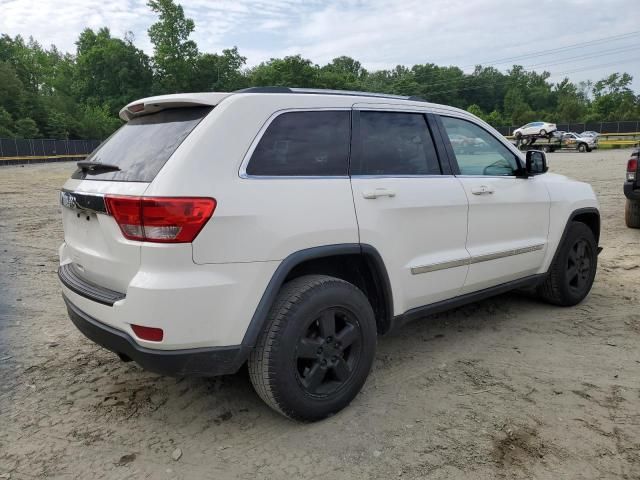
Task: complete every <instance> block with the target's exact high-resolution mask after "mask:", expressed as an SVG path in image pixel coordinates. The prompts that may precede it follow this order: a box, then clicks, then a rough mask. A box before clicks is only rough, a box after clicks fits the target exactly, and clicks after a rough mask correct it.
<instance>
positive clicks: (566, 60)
mask: <svg viewBox="0 0 640 480" xmlns="http://www.w3.org/2000/svg"><path fill="white" fill-rule="evenodd" d="M637 49H638V47H636V46H629V47H625V48H621V49H620V48H615V49H609V50H601V51H599V52H595V53H589V54H584V55H577V56H574V57H565V58H564V59H561V60H558V61H556V62H552V63H546V62H545V63H538V64H532V65H525V66H523V67H522V68H524V69H525V70H526V69H532V68H537V69H540V68H542V69H545V70H546V68H547V67H552V66H556V65H562V64H563V63H572V62H575V61H576V60H590V59H592V58H597V57H602V56H604V55H609V54H611V55H615V54H616V53H624V52H628V51H632V50H637ZM625 61H626V60H624V59H623V60H620V61H618V62H617V63H621V62H622V63H624V62H625ZM607 65H609V64H607ZM590 68H592V67H588V68H587V69H590ZM594 68H595V67H594ZM578 71H580V70H578ZM571 72H574V70H571ZM571 72H567V73H571ZM549 73H551V72H549ZM553 75H559V74H553ZM450 83H451V81H449V80H443V81H438V82H433V83H429V84H426V85H421V86H422V88H431V87H436V86H440V85H447V84H450ZM472 88H480V87H472Z"/></svg>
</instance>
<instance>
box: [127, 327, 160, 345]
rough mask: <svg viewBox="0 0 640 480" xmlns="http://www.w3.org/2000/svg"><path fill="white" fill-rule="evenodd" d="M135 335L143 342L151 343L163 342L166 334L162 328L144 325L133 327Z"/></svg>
mask: <svg viewBox="0 0 640 480" xmlns="http://www.w3.org/2000/svg"><path fill="white" fill-rule="evenodd" d="M131 328H132V329H133V333H135V334H136V337H138V338H141V339H142V340H148V341H150V342H161V341H162V338H163V337H164V332H163V331H162V329H161V328H154V327H143V326H142V325H131Z"/></svg>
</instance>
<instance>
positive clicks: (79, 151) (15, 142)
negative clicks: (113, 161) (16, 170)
mask: <svg viewBox="0 0 640 480" xmlns="http://www.w3.org/2000/svg"><path fill="white" fill-rule="evenodd" d="M99 144H100V140H54V139H43V138H38V139H28V138H24V139H23V138H0V165H2V164H5V165H6V164H10V163H31V162H51V161H64V160H74V159H79V158H82V157H86V156H87V155H89V154H90V153H91V152H92V151H93V150H95V148H96V147H97V146H98V145H99Z"/></svg>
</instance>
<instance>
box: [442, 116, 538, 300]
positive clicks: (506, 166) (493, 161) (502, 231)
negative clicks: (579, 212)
mask: <svg viewBox="0 0 640 480" xmlns="http://www.w3.org/2000/svg"><path fill="white" fill-rule="evenodd" d="M440 119H441V123H440V125H441V126H442V130H443V134H444V135H443V136H444V137H445V142H446V140H447V138H450V139H452V140H451V141H450V142H449V144H448V145H447V147H448V151H449V154H450V157H452V160H453V162H454V165H453V167H454V169H455V168H456V167H457V172H456V176H457V179H458V181H459V182H460V183H461V185H462V186H463V187H464V191H465V192H466V195H467V199H468V200H469V231H468V235H467V244H466V247H467V251H468V252H469V255H470V265H469V273H468V275H467V279H466V281H465V283H464V287H463V290H462V292H463V293H468V292H472V291H477V290H482V289H484V288H488V287H492V286H495V285H499V284H502V283H506V282H509V281H511V280H516V279H518V278H523V277H526V276H529V275H533V274H535V273H537V272H538V271H539V269H540V268H541V266H542V262H543V259H544V255H545V250H546V248H547V236H548V232H549V208H550V200H549V193H548V191H547V188H546V186H545V185H544V182H543V180H542V178H541V177H530V178H518V177H516V172H517V170H519V168H520V164H519V159H518V157H517V153H515V152H514V151H512V150H511V149H510V148H509V147H508V146H507V145H506V144H505V143H503V141H502V140H499V139H498V138H497V137H495V136H494V135H493V134H491V133H490V132H489V131H488V130H486V129H485V128H484V127H482V126H481V125H479V124H476V123H475V122H472V121H470V120H468V119H462V118H456V117H449V116H441V117H440Z"/></svg>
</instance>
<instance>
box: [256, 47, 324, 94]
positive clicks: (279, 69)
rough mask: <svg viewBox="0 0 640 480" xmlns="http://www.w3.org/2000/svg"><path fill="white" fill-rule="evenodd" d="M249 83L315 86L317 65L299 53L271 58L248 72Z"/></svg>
mask: <svg viewBox="0 0 640 480" xmlns="http://www.w3.org/2000/svg"><path fill="white" fill-rule="evenodd" d="M249 83H250V84H251V85H257V86H267V85H273V86H287V87H307V88H312V87H317V85H318V67H317V66H316V65H313V64H312V63H311V60H307V59H305V58H302V57H301V56H300V55H294V56H291V57H284V58H282V59H280V58H272V59H271V60H269V61H268V62H263V63H261V64H260V65H258V66H257V67H255V68H253V69H252V70H251V71H250V72H249Z"/></svg>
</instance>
